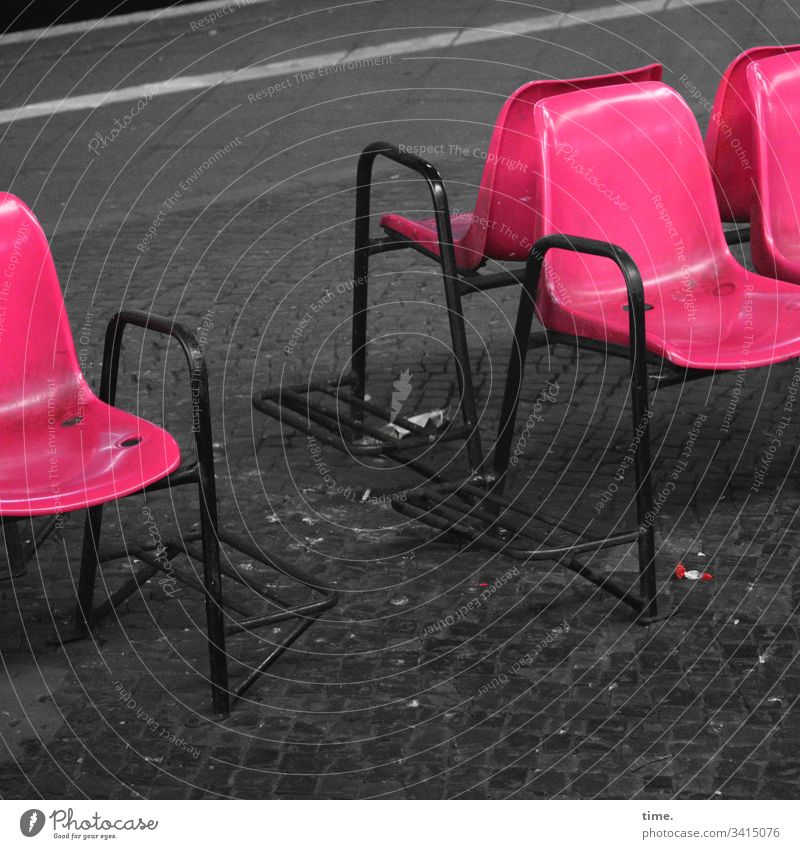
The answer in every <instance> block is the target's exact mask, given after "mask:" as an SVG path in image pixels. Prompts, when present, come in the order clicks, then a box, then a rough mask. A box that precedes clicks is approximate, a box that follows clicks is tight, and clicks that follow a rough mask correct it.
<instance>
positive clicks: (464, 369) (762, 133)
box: [253, 46, 800, 473]
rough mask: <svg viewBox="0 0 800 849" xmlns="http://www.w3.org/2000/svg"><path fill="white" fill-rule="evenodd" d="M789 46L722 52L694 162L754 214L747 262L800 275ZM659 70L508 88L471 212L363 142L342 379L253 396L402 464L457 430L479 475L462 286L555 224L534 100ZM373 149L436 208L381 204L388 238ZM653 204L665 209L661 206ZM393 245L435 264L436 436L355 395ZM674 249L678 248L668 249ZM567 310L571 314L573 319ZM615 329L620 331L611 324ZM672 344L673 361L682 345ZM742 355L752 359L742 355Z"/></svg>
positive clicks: (326, 437)
mask: <svg viewBox="0 0 800 849" xmlns="http://www.w3.org/2000/svg"><path fill="white" fill-rule="evenodd" d="M795 50H796V46H789V47H757V48H753V49H751V50H748V51H746V52H745V53H743V54H742V55H741V56H739V57H738V58H737V59H736V60H735V61H734V62H732V63H731V65H730V66H729V68H728V69H727V70H726V72H725V74H724V76H723V78H722V81H721V83H720V86H719V91H718V93H717V96H716V99H715V102H714V108H713V110H712V115H711V121H710V124H709V130H708V133H707V136H706V141H705V146H706V149H707V151H708V163H706V162H705V161H704V162H703V163H702V165H700V166H699V167H700V168H701V170H703V169H705V170H708V168H709V164H710V167H711V173H712V175H713V179H714V194H715V196H716V199H717V206H718V211H717V212H715V216H714V217H715V218H717V219H720V218H721V219H722V220H723V221H726V222H737V223H739V224H741V223H743V222H748V221H750V220H751V219H752V224H753V227H752V231H753V246H752V253H753V259H754V262H755V264H756V269H757V270H758V271H760V272H761V273H762V274H764V275H767V276H777V277H779V278H781V279H785V280H789V281H791V282H800V266H798V267H796V265H795V263H796V261H797V260H796V259H795V258H797V259H800V235H799V234H800V229H799V228H798V226H797V225H798V220H797V214H796V212H795V210H794V208H793V206H792V205H791V204H789V203H788V202H787V198H789V197H791V195H792V191H793V185H792V183H793V179H794V178H793V175H792V173H791V169H790V168H787V163H791V162H792V161H793V157H792V152H793V145H794V144H795V143H796V127H795V126H794V122H793V119H792V112H793V108H794V107H793V104H794V98H796V97H798V96H800V95H798V92H800V86H799V85H798V84H797V77H798V73H800V72H798V68H797V66H796V65H795V59H794V56H793V52H794V51H795ZM660 79H661V66H660V65H657V64H652V65H647V66H645V67H642V68H637V69H633V70H630V71H624V72H619V73H614V74H606V75H602V76H595V77H584V78H579V79H571V80H538V81H535V82H530V83H526V84H525V85H523V86H521V87H520V88H519V89H517V91H515V92H514V93H513V94H512V95H511V97H509V98H508V100H507V101H506V103H505V104H504V106H503V108H502V109H501V111H500V114H499V116H498V118H497V122H496V125H495V128H494V132H493V134H492V138H491V143H490V145H489V149H488V151H487V164H486V166H485V168H484V172H483V177H482V179H481V183H480V187H479V189H478V194H477V199H476V203H475V209H474V211H473V212H471V213H458V214H454V215H451V214H450V212H449V204H448V199H447V194H446V191H445V186H444V181H443V180H442V178H441V176H440V174H439V172H438V171H437V170H436V168H435V167H434V166H433V165H431V164H430V163H429V162H426V161H424V160H422V159H420V158H419V157H417V156H414V155H412V154H409V153H408V152H407V151H404V150H401V149H400V148H399V147H397V146H395V145H393V144H389V143H386V142H376V143H374V144H371V145H369V146H368V147H367V148H365V150H364V152H363V153H362V155H361V158H360V160H359V164H358V172H357V179H356V184H357V197H356V233H355V248H354V257H355V262H354V275H353V279H354V283H355V285H354V298H353V339H352V351H351V370H350V373H349V375H348V377H347V378H346V379H340V380H337V381H336V382H335V383H331V384H326V383H324V382H315V383H313V384H309V383H306V384H298V385H296V386H290V387H287V386H283V387H277V388H270V389H267V390H265V391H263V392H260V393H257V394H256V395H255V396H254V398H253V403H254V405H255V407H256V408H257V409H259V410H261V411H262V412H264V413H267V414H268V415H271V416H274V417H276V418H279V419H280V420H281V421H283V422H284V423H286V424H288V425H291V426H293V427H296V428H299V429H301V430H305V431H306V432H309V433H311V434H313V435H314V436H316V437H317V438H318V439H320V440H321V441H323V442H325V443H326V444H330V445H333V446H335V447H337V448H339V449H340V450H342V451H345V452H347V453H350V454H360V453H384V454H386V455H387V456H391V457H394V458H395V459H399V460H402V461H403V462H406V463H415V462H416V461H415V460H413V459H411V458H410V455H409V454H408V452H407V451H405V452H404V451H403V450H402V449H403V448H406V449H409V450H410V449H416V448H418V447H419V446H420V445H428V444H429V443H430V442H431V440H433V439H436V440H437V441H438V439H439V438H442V439H445V440H461V439H463V440H465V441H466V448H467V458H468V463H469V466H470V469H471V470H472V471H473V472H474V473H479V471H480V470H481V468H482V466H483V462H484V453H483V450H482V445H481V437H480V433H479V429H478V419H479V414H478V400H477V398H476V395H475V391H474V382H473V377H472V373H471V364H470V354H469V346H468V341H467V331H466V326H465V320H464V312H463V298H464V297H465V296H467V295H470V294H474V293H477V292H486V291H488V290H491V289H495V288H499V287H502V286H511V285H519V283H520V282H521V280H522V270H521V269H509V268H507V267H505V266H503V265H501V263H513V262H515V261H524V260H525V259H526V257H527V255H528V253H529V251H530V248H531V246H532V244H533V242H534V241H535V239H536V238H537V237H538V236H542V235H545V234H546V233H548V232H550V231H551V230H552V226H551V225H549V224H548V222H547V221H546V219H545V218H544V217H543V215H542V197H541V180H540V175H541V169H542V163H541V161H540V160H539V159H538V158H537V157H538V152H537V151H538V140H537V137H536V132H535V130H534V127H533V115H534V108H535V106H536V105H537V104H538V103H540V102H542V101H543V100H545V99H547V98H550V97H553V96H556V95H560V94H564V93H569V92H575V91H593V90H599V89H605V88H606V87H608V86H611V85H627V84H634V83H644V82H658V81H660ZM645 129H646V128H645ZM784 148H788V149H784ZM667 149H669V148H667ZM378 157H385V158H388V159H390V160H393V161H394V162H397V163H399V164H401V165H403V166H405V167H407V168H409V169H410V170H412V171H414V172H416V173H417V174H419V175H421V176H422V177H423V178H424V179H425V181H426V182H427V185H428V188H429V190H430V195H431V201H432V208H433V211H434V216H433V217H432V218H426V219H422V220H415V219H411V218H408V217H406V216H404V215H401V214H398V213H389V214H384V215H382V216H381V217H380V220H379V223H380V226H381V228H382V229H383V230H384V232H385V234H386V235H385V236H384V237H383V238H376V237H373V236H372V235H371V233H370V222H371V209H370V207H371V192H372V183H373V177H372V172H373V166H374V163H375V160H376V159H377V158H378ZM565 158H567V159H570V164H571V165H573V167H574V168H575V170H580V168H581V165H580V163H577V162H576V158H575V154H574V152H573V154H572V155H571V156H570V155H565ZM698 162H699V159H698ZM751 163H752V164H751ZM523 165H524V167H520V166H523ZM622 173H625V172H622ZM619 181H620V178H619V177H618V178H617V182H619ZM616 194H619V192H616ZM661 212H662V214H664V210H663V209H662V210H661ZM573 229H575V228H573ZM748 235H749V230H748V229H747V228H737V229H733V230H729V231H728V232H727V233H726V238H727V240H728V241H729V242H731V243H735V242H741V241H742V240H744V239H745V238H747V236H748ZM402 249H413V250H415V251H417V252H419V253H421V254H424V255H426V256H429V257H431V258H433V259H434V260H436V261H437V262H438V263H439V264H440V265H441V268H442V277H443V283H444V295H445V304H446V307H447V314H448V318H449V326H450V335H451V342H452V349H453V355H454V358H455V361H456V367H457V369H456V370H457V378H458V381H459V387H460V402H461V404H460V406H461V418H462V426H461V427H451V428H449V429H448V431H447V432H446V433H445V434H442V435H441V437H440V436H439V435H437V436H436V437H433V436H432V435H431V434H430V433H427V432H425V431H424V430H423V429H422V428H420V427H419V426H415V424H414V423H408V422H407V421H404V422H401V423H400V424H401V426H402V427H403V428H405V429H406V430H408V431H409V435H410V437H411V439H407V440H406V441H405V442H404V443H403V445H402V447H401V446H398V444H397V442H396V440H394V439H393V438H392V437H391V436H390V435H387V434H386V431H385V429H384V428H382V427H381V422H382V421H384V420H385V419H386V418H387V416H386V412H385V411H384V410H382V409H379V408H377V407H376V406H375V405H372V404H370V403H369V402H365V400H364V396H365V387H366V375H367V347H368V336H367V314H368V307H369V302H368V283H369V263H370V258H371V257H372V256H374V255H376V254H379V253H384V252H387V251H397V250H402ZM679 255H680V252H678V253H677V254H676V257H677V256H679ZM542 297H545V295H542ZM543 308H544V309H545V310H546V311H549V313H552V314H553V316H552V317H553V320H554V321H555V322H556V325H557V326H559V327H560V326H561V325H560V322H561V321H562V319H560V318H558V312H559V307H558V305H557V303H556V304H554V305H552V306H547V305H544V307H543ZM566 320H567V324H569V323H570V321H571V318H569V317H568V318H567V319H566ZM613 324H614V322H613V321H612V325H613ZM654 332H655V328H654ZM613 335H616V336H617V337H618V336H619V334H618V333H616V331H614V334H613ZM684 341H685V340H684ZM679 344H683V343H679ZM673 354H674V356H675V357H677V358H678V359H679V360H680V354H679V353H678V351H677V350H675V351H673ZM760 356H761V357H762V359H763V357H765V356H766V357H767V358H769V356H770V354H768V353H767V354H765V353H764V352H762V353H761V355H760ZM698 357H699V348H698V347H697V345H696V344H695V346H694V349H693V355H692V357H691V358H689V359H686V358H685V357H684V359H683V364H684V365H686V366H689V365H691V366H695V367H703V368H720V369H722V368H738V367H740V365H741V361H742V359H743V358H742V357H738V358H737V355H735V354H732V353H731V351H730V350H729V349H728V350H726V349H724V348H723V349H720V350H718V351H717V350H715V351H712V352H711V353H710V355H708V356H704V357H700V359H698ZM709 357H710V358H709ZM751 364H754V363H752V361H751ZM320 397H321V399H322V401H323V402H324V401H325V400H326V399H329V398H330V397H334V398H336V399H337V401H338V407H337V409H336V410H332V409H331V407H330V406H325V405H324V403H322V402H321V401H320V400H318V399H319V398H320ZM348 409H349V410H350V411H351V412H350V414H348V412H347V410H348ZM332 423H333V424H332ZM365 435H366V436H367V437H368V439H366V440H365V439H364V437H365Z"/></svg>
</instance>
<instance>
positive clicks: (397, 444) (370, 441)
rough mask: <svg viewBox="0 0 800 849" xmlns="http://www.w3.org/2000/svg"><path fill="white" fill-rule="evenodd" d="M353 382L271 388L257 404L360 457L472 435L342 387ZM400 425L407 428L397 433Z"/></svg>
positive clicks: (265, 410)
mask: <svg viewBox="0 0 800 849" xmlns="http://www.w3.org/2000/svg"><path fill="white" fill-rule="evenodd" d="M349 385H350V382H349V381H342V382H341V383H340V382H333V381H331V382H321V381H316V382H311V383H308V384H295V385H292V386H285V387H281V388H279V389H267V390H265V391H263V392H260V393H258V394H256V395H254V396H253V406H254V407H255V408H256V409H257V410H259V411H260V412H262V413H266V415H268V416H271V417H272V418H274V419H277V420H278V421H281V422H283V423H285V424H288V425H289V426H291V427H293V428H295V429H296V430H299V431H300V432H301V433H305V434H306V435H307V436H311V437H314V438H315V439H317V440H319V442H321V443H322V444H324V445H329V446H330V447H332V448H336V449H337V450H338V451H341V452H343V453H345V454H352V455H356V456H380V455H384V456H389V453H390V452H392V451H396V450H398V449H399V450H402V451H410V450H415V449H420V448H428V447H431V446H433V445H436V444H437V443H440V442H453V441H456V440H465V439H466V438H467V437H468V436H469V432H468V430H467V429H466V428H463V427H454V426H453V425H452V424H451V423H449V422H446V423H444V424H443V426H442V427H441V428H432V427H423V426H421V425H419V424H417V423H416V422H413V421H411V420H410V419H408V418H406V417H405V416H400V415H395V416H393V415H392V414H391V413H390V411H389V410H387V409H386V408H384V407H380V406H379V405H377V404H373V403H371V402H370V401H367V400H365V399H364V398H361V397H360V396H358V395H357V394H355V393H354V392H352V391H348V390H347V389H344V388H343V386H349ZM312 393H318V394H319V395H322V396H323V397H328V398H332V399H334V400H335V401H336V403H337V406H336V408H332V407H331V406H328V405H324V404H322V403H320V401H319V400H315V399H312V397H311V396H312ZM397 429H402V430H404V431H407V433H406V434H404V435H402V436H397V435H395V434H396V432H397ZM392 431H394V432H392Z"/></svg>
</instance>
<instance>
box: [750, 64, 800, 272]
mask: <svg viewBox="0 0 800 849" xmlns="http://www.w3.org/2000/svg"><path fill="white" fill-rule="evenodd" d="M747 78H748V84H749V90H750V95H751V98H752V102H753V104H754V106H755V120H754V122H753V123H754V127H753V142H754V145H753V146H754V157H755V164H754V169H753V179H754V182H755V186H756V192H755V194H754V197H753V206H752V209H753V211H752V213H751V217H750V220H751V229H752V235H751V247H752V256H753V264H754V265H755V267H756V269H757V270H758V271H760V272H761V273H762V274H768V275H771V276H774V277H778V278H780V279H783V280H791V281H792V282H793V283H800V203H799V202H798V198H800V177H799V176H798V171H797V159H798V151H799V150H800V53H797V52H795V53H789V54H782V55H778V56H773V57H772V58H767V59H759V60H758V61H754V62H751V63H750V65H749V67H748V69H747Z"/></svg>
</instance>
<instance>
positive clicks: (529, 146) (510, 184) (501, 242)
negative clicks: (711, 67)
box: [464, 64, 661, 260]
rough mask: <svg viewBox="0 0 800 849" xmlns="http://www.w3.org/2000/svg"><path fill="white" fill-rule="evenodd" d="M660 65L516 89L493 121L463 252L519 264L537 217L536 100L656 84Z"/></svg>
mask: <svg viewBox="0 0 800 849" xmlns="http://www.w3.org/2000/svg"><path fill="white" fill-rule="evenodd" d="M660 79H661V65H658V64H653V65H646V66H644V67H642V68H635V69H632V70H630V71H620V72H616V73H613V74H603V75H601V76H594V77H582V78H577V79H572V80H536V81H534V82H530V83H526V84H525V85H523V86H521V87H520V88H518V89H517V90H516V91H515V92H514V93H513V94H512V95H511V96H510V97H509V98H508V100H507V101H506V102H505V104H504V105H503V108H502V109H501V110H500V114H499V115H498V117H497V122H496V124H495V128H494V132H493V134H492V140H491V143H490V144H489V150H488V152H487V156H486V166H485V168H484V171H483V177H482V179H481V185H480V189H479V191H478V198H477V201H476V203H475V216H474V218H473V223H472V226H471V227H470V230H469V233H468V234H467V236H466V237H465V242H464V247H465V248H468V249H470V250H472V251H475V253H476V255H481V256H488V257H490V258H492V259H499V260H524V259H525V257H527V255H528V251H529V250H530V245H531V242H532V241H533V240H534V239H535V235H536V232H537V230H536V221H537V215H538V212H539V197H538V185H539V175H538V172H539V165H538V162H537V161H536V160H535V158H534V156H535V153H536V151H537V150H538V143H537V140H536V138H535V136H534V134H533V107H534V106H535V105H536V103H538V102H539V101H540V100H541V99H542V98H545V97H551V96H553V95H557V94H563V93H565V92H570V91H582V90H586V89H592V88H599V87H604V86H609V85H615V84H620V83H627V82H643V81H645V80H660Z"/></svg>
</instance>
